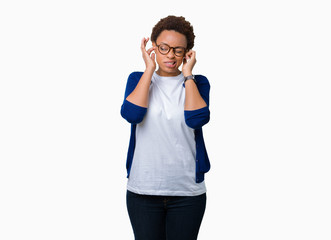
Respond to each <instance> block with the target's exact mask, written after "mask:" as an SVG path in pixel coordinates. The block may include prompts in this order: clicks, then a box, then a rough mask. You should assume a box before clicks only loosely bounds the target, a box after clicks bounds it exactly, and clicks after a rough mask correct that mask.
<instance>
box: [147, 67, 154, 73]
mask: <svg viewBox="0 0 331 240" xmlns="http://www.w3.org/2000/svg"><path fill="white" fill-rule="evenodd" d="M154 71H155V67H146V69H145V72H148V73H154Z"/></svg>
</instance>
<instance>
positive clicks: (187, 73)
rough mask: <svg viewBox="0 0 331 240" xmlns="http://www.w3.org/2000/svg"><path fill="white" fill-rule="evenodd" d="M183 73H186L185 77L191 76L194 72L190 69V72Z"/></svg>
mask: <svg viewBox="0 0 331 240" xmlns="http://www.w3.org/2000/svg"><path fill="white" fill-rule="evenodd" d="M183 75H184V77H188V76H191V75H193V74H192V71H188V72H183Z"/></svg>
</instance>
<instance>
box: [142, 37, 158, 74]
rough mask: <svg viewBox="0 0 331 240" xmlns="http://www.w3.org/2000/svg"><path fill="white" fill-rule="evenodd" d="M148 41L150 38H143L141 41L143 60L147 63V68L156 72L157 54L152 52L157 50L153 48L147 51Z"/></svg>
mask: <svg viewBox="0 0 331 240" xmlns="http://www.w3.org/2000/svg"><path fill="white" fill-rule="evenodd" d="M148 40H149V38H143V39H142V40H141V46H140V48H141V52H142V55H143V59H144V61H145V65H146V68H148V69H151V70H153V71H154V70H155V69H156V62H155V53H152V52H153V51H154V50H155V47H151V48H150V49H148V50H146V44H147V42H148ZM151 53H152V54H151Z"/></svg>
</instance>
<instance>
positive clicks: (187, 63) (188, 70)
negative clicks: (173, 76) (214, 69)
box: [182, 50, 197, 77]
mask: <svg viewBox="0 0 331 240" xmlns="http://www.w3.org/2000/svg"><path fill="white" fill-rule="evenodd" d="M196 62H197V60H196V58H195V51H193V50H190V51H188V52H187V53H186V54H185V57H184V60H183V67H182V72H183V74H184V76H185V77H187V76H190V75H192V70H193V67H194V65H195V63H196Z"/></svg>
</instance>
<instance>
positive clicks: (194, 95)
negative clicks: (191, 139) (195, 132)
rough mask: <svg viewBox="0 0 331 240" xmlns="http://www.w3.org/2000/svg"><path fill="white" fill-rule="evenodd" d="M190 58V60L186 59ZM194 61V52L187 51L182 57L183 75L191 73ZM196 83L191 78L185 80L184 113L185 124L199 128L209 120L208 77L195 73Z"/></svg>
mask: <svg viewBox="0 0 331 240" xmlns="http://www.w3.org/2000/svg"><path fill="white" fill-rule="evenodd" d="M187 60H190V61H187ZM195 63H196V58H195V52H194V51H189V52H188V53H187V54H186V56H185V59H184V64H183V69H182V70H183V74H184V76H185V77H186V76H189V75H192V69H193V67H194V65H195ZM195 77H196V81H197V84H195V82H194V81H193V80H187V81H186V82H185V106H184V115H185V122H186V124H187V125H188V126H189V127H191V128H193V129H199V128H201V127H202V126H203V125H205V124H206V123H208V122H209V119H210V112H209V91H210V85H209V82H208V79H207V78H206V77H204V76H202V75H196V76H195Z"/></svg>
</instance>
